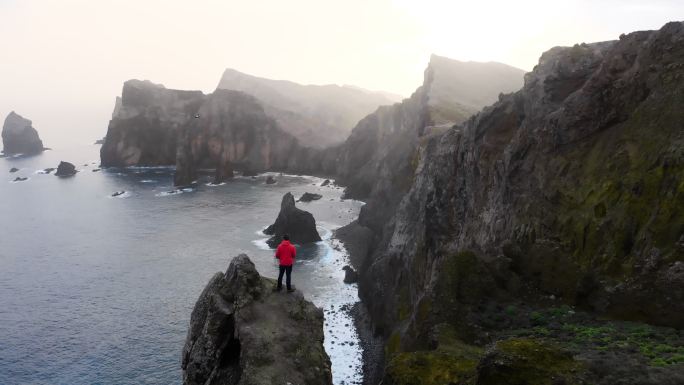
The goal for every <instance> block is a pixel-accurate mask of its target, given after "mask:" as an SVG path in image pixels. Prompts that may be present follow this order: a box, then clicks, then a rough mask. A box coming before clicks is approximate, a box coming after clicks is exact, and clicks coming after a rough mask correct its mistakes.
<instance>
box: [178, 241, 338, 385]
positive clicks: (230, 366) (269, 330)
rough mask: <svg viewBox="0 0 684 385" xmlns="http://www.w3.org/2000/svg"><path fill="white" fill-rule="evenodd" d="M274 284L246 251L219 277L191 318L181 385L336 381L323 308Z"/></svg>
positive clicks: (320, 383)
mask: <svg viewBox="0 0 684 385" xmlns="http://www.w3.org/2000/svg"><path fill="white" fill-rule="evenodd" d="M274 284H275V281H274V280H272V279H268V278H264V277H261V276H260V275H259V273H258V272H257V270H256V268H255V267H254V264H253V263H252V262H251V261H250V260H249V258H248V257H247V256H246V255H244V254H241V255H239V256H237V257H235V258H233V260H232V261H231V263H230V266H229V267H228V271H226V273H216V275H214V277H213V278H212V279H211V280H210V281H209V283H208V284H207V286H206V287H205V288H204V290H203V291H202V294H200V297H199V299H198V300H197V303H196V304H195V308H194V309H193V311H192V316H191V318H190V327H189V329H188V335H187V338H186V340H185V346H184V348H183V353H182V357H181V367H182V369H183V384H184V385H238V384H239V385H258V384H301V385H329V384H332V374H331V369H330V359H329V358H328V355H327V354H326V352H325V350H324V348H323V311H322V310H321V309H319V308H316V307H315V306H314V305H313V304H312V303H311V302H309V301H307V300H305V299H304V297H303V296H302V294H301V293H300V292H294V293H283V292H274V291H273V287H274Z"/></svg>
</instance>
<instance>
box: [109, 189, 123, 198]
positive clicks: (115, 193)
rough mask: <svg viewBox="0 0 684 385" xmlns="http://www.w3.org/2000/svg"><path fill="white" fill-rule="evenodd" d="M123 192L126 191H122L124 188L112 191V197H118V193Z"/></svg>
mask: <svg viewBox="0 0 684 385" xmlns="http://www.w3.org/2000/svg"><path fill="white" fill-rule="evenodd" d="M125 193H126V191H124V190H121V191H115V192H113V193H112V197H118V196H119V195H123V194H125Z"/></svg>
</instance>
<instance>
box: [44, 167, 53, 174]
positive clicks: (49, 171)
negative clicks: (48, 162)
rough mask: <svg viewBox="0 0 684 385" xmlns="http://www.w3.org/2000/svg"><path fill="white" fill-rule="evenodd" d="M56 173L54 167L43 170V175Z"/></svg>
mask: <svg viewBox="0 0 684 385" xmlns="http://www.w3.org/2000/svg"><path fill="white" fill-rule="evenodd" d="M53 171H55V168H54V167H48V168H46V169H43V174H49V173H51V172H53Z"/></svg>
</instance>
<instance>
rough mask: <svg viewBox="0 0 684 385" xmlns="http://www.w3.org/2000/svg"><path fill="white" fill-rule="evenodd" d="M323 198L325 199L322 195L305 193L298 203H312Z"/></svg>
mask: <svg viewBox="0 0 684 385" xmlns="http://www.w3.org/2000/svg"><path fill="white" fill-rule="evenodd" d="M321 198H323V195H321V194H315V193H309V192H305V193H304V194H302V196H301V197H300V198H299V200H298V202H311V201H316V200H319V199H321Z"/></svg>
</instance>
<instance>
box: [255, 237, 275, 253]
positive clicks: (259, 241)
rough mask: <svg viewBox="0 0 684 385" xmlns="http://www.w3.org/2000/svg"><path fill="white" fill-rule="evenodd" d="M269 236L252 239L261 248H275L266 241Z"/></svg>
mask: <svg viewBox="0 0 684 385" xmlns="http://www.w3.org/2000/svg"><path fill="white" fill-rule="evenodd" d="M268 239H269V238H261V239H255V240H253V241H252V244H253V245H254V246H256V247H257V248H258V249H259V250H268V251H270V250H273V249H271V247H270V246H269V245H268V243H266V241H268Z"/></svg>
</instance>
